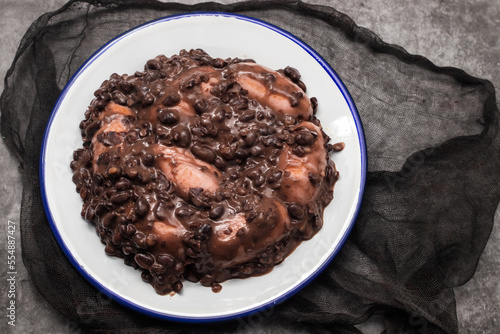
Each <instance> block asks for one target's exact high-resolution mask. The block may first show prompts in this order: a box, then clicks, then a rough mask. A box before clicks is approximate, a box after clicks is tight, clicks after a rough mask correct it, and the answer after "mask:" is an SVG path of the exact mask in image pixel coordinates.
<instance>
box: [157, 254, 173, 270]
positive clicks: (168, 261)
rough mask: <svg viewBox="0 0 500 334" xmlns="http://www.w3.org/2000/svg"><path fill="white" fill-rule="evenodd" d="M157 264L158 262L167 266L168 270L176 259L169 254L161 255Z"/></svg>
mask: <svg viewBox="0 0 500 334" xmlns="http://www.w3.org/2000/svg"><path fill="white" fill-rule="evenodd" d="M156 262H158V263H159V264H161V265H163V266H165V267H166V268H170V267H172V266H173V265H174V262H175V261H174V258H173V257H172V256H171V255H169V254H161V255H158V257H157V258H156Z"/></svg>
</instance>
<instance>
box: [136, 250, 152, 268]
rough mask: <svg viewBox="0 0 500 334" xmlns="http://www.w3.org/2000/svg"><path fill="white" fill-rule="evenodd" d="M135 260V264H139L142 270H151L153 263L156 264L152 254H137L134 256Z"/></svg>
mask: <svg viewBox="0 0 500 334" xmlns="http://www.w3.org/2000/svg"><path fill="white" fill-rule="evenodd" d="M134 260H135V262H137V264H138V265H139V266H141V268H144V269H149V268H151V266H152V265H153V263H155V258H154V256H153V255H151V254H144V253H140V254H136V255H135V256H134Z"/></svg>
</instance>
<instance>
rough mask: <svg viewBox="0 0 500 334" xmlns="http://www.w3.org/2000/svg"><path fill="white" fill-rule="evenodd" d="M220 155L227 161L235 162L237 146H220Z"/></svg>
mask: <svg viewBox="0 0 500 334" xmlns="http://www.w3.org/2000/svg"><path fill="white" fill-rule="evenodd" d="M219 150H220V154H221V155H222V157H223V158H224V159H226V160H233V159H234V157H235V154H236V146H230V145H226V144H222V145H220V146H219Z"/></svg>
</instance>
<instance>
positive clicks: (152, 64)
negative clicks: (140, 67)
mask: <svg viewBox="0 0 500 334" xmlns="http://www.w3.org/2000/svg"><path fill="white" fill-rule="evenodd" d="M146 69H149V70H160V69H161V63H160V61H159V60H157V59H150V60H148V61H147V62H146Z"/></svg>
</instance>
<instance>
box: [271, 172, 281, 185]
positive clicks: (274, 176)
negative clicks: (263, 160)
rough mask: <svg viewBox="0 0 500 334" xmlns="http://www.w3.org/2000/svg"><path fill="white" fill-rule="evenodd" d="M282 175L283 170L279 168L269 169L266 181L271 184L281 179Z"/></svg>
mask: <svg viewBox="0 0 500 334" xmlns="http://www.w3.org/2000/svg"><path fill="white" fill-rule="evenodd" d="M282 175H283V172H282V171H280V170H274V171H271V173H270V174H269V176H268V177H267V182H268V183H271V184H273V183H277V182H278V181H279V180H280V179H281V176H282Z"/></svg>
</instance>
